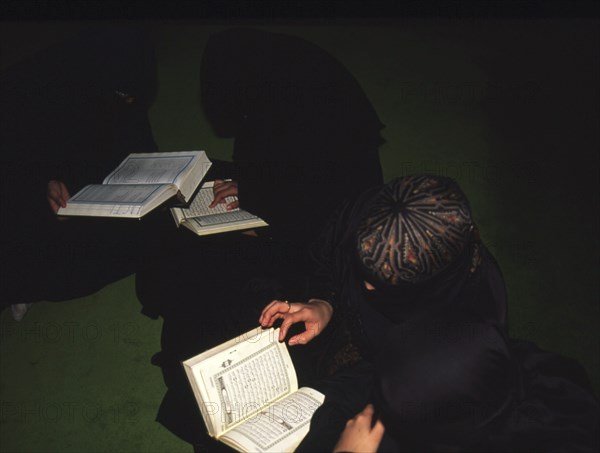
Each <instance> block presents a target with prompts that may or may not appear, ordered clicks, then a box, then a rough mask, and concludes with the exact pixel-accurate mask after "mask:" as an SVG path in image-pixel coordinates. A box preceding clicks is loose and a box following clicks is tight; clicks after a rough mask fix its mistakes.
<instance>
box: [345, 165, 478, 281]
mask: <svg viewBox="0 0 600 453" xmlns="http://www.w3.org/2000/svg"><path fill="white" fill-rule="evenodd" d="M473 231H474V226H473V221H472V219H471V210H470V208H469V204H468V202H467V198H466V197H465V195H464V194H463V192H462V191H461V190H460V188H459V187H458V185H457V184H456V182H454V181H453V180H452V179H450V178H445V177H440V176H431V175H414V176H405V177H402V178H398V179H395V180H394V181H392V182H390V183H388V184H386V185H385V186H384V187H383V188H382V189H381V190H380V191H379V192H378V193H377V194H376V195H375V196H374V197H373V198H372V199H371V202H370V209H369V211H368V212H367V214H366V216H365V217H364V218H363V219H362V221H361V222H360V225H359V227H358V230H357V232H356V241H357V242H356V245H357V251H358V260H359V265H360V267H361V268H362V270H363V271H365V273H366V274H367V275H369V276H371V277H373V278H374V279H375V281H371V283H373V284H375V285H376V283H378V282H379V283H384V284H385V285H392V286H397V285H402V284H416V283H421V282H423V281H426V280H429V279H431V278H432V277H435V276H437V275H438V274H440V273H442V272H443V271H444V270H446V269H448V268H449V267H451V265H452V263H454V262H456V261H457V260H458V259H459V257H461V256H462V255H464V253H463V252H465V250H466V249H467V245H468V244H469V242H470V240H471V237H472V235H473Z"/></svg>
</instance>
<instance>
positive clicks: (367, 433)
mask: <svg viewBox="0 0 600 453" xmlns="http://www.w3.org/2000/svg"><path fill="white" fill-rule="evenodd" d="M373 412H374V409H373V405H372V404H367V407H365V408H364V409H363V411H362V412H359V413H358V414H357V415H356V416H355V417H354V418H353V419H351V420H348V422H347V423H346V428H345V429H344V432H342V435H341V436H340V438H339V440H338V442H337V444H335V447H334V448H333V453H337V452H343V451H345V452H348V451H351V452H357V453H358V452H360V453H371V452H372V453H375V452H376V451H377V448H378V447H379V444H380V443H381V439H382V438H383V433H384V432H385V427H384V426H383V423H381V420H377V422H376V423H375V426H373V423H372V420H373ZM371 426H373V427H372V428H371Z"/></svg>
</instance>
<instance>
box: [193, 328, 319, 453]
mask: <svg viewBox="0 0 600 453" xmlns="http://www.w3.org/2000/svg"><path fill="white" fill-rule="evenodd" d="M278 335H279V331H278V329H273V328H271V329H262V328H260V327H259V328H256V329H253V330H251V331H250V332H247V333H245V334H242V335H240V336H239V337H236V338H234V339H232V340H229V341H227V342H225V343H223V344H221V345H219V346H217V347H215V348H213V349H210V350H208V351H206V352H204V353H202V354H199V355H197V356H195V357H192V358H190V359H188V360H186V361H184V362H183V367H184V369H185V372H186V374H187V377H188V379H189V381H190V384H191V386H192V389H193V391H194V395H195V397H196V401H197V403H198V406H199V407H200V412H201V413H202V417H203V418H204V422H205V423H206V428H207V430H208V434H209V435H211V436H212V437H214V438H216V439H217V440H219V441H221V442H223V443H225V444H227V445H229V446H230V447H232V448H234V449H236V450H237V451H240V452H292V451H294V450H295V449H296V447H297V446H298V445H299V444H300V442H301V441H302V439H303V438H304V436H306V434H307V433H308V430H309V426H310V419H311V417H312V415H313V414H314V412H315V410H316V409H317V408H318V407H319V406H320V405H321V404H322V403H323V400H324V399H325V396H324V395H323V394H322V393H320V392H318V391H316V390H314V389H311V388H309V387H303V388H300V389H298V380H297V377H296V372H295V370H294V366H293V364H292V360H291V358H290V355H289V352H288V350H287V346H286V345H285V343H283V342H282V343H280V342H279V341H278Z"/></svg>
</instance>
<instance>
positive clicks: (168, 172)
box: [57, 151, 211, 218]
mask: <svg viewBox="0 0 600 453" xmlns="http://www.w3.org/2000/svg"><path fill="white" fill-rule="evenodd" d="M210 166H211V162H210V160H209V159H208V157H207V156H206V153H205V152H204V151H174V152H166V153H133V154H130V155H129V156H127V158H126V159H125V160H124V161H123V162H121V164H120V165H119V166H118V167H117V168H116V169H115V170H114V171H113V172H112V173H111V174H109V175H108V176H107V177H106V178H105V179H104V181H103V182H102V184H91V185H88V186H85V187H84V188H83V189H81V190H80V191H79V192H77V193H76V194H75V195H74V196H72V197H71V198H70V199H69V200H68V201H67V206H66V207H65V208H62V207H61V208H60V209H59V210H58V212H57V214H58V215H63V216H93V217H125V218H141V217H143V216H144V215H146V214H147V213H148V212H150V211H152V210H153V209H155V208H157V207H158V206H160V205H161V204H163V203H164V202H165V201H167V200H169V199H171V198H174V197H176V198H177V200H178V202H180V203H184V204H188V203H189V202H190V200H191V198H192V196H193V195H194V193H195V192H196V189H197V188H198V186H199V185H200V182H201V181H202V179H203V178H204V176H205V175H206V173H207V172H208V169H209V168H210Z"/></svg>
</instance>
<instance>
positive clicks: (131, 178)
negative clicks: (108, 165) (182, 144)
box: [104, 151, 199, 185]
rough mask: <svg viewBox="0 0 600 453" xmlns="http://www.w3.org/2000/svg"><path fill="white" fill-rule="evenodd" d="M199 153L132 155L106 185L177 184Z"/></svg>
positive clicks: (105, 182) (122, 163) (111, 175)
mask: <svg viewBox="0 0 600 453" xmlns="http://www.w3.org/2000/svg"><path fill="white" fill-rule="evenodd" d="M198 153H199V152H198V151H187V152H172V153H140V154H130V155H129V156H128V157H127V158H126V159H125V160H124V161H123V162H121V164H120V165H119V166H118V167H117V168H116V170H114V171H113V172H112V173H111V174H110V175H108V176H107V177H106V179H105V180H104V184H157V183H160V184H176V185H178V178H179V177H180V176H181V175H183V174H184V172H185V171H186V170H187V169H188V167H190V166H191V165H192V162H194V160H195V159H197V158H198V156H199V154H198Z"/></svg>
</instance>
